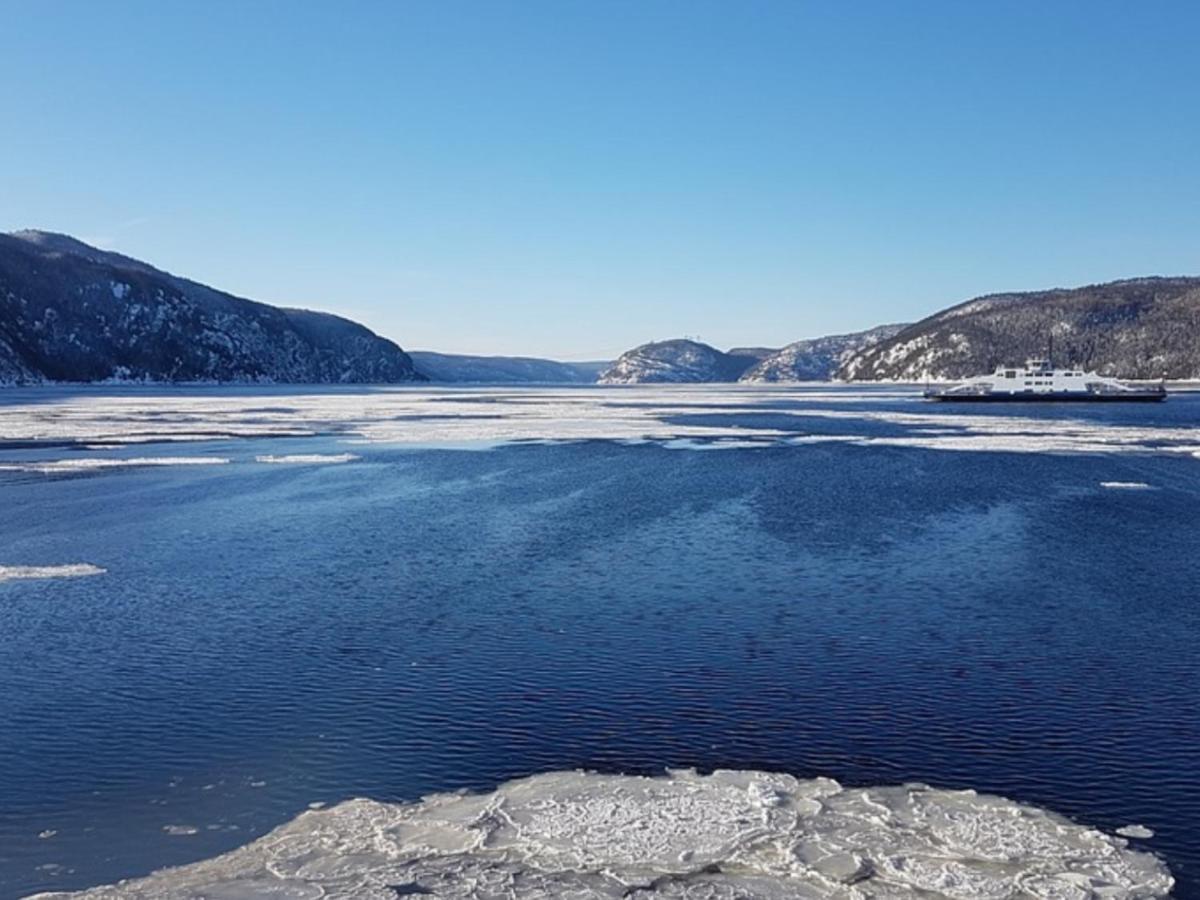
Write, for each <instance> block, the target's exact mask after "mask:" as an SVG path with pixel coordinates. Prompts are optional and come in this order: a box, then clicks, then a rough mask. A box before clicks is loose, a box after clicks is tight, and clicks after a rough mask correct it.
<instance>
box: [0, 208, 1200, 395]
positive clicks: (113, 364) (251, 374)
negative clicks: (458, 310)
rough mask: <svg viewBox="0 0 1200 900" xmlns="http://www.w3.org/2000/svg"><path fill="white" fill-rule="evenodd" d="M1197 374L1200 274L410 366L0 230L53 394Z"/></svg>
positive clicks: (18, 316)
mask: <svg viewBox="0 0 1200 900" xmlns="http://www.w3.org/2000/svg"><path fill="white" fill-rule="evenodd" d="M1051 339H1053V342H1054V346H1055V348H1056V350H1057V352H1056V359H1057V360H1058V361H1059V362H1061V363H1063V364H1070V365H1072V366H1079V367H1081V368H1086V369H1094V370H1096V371H1098V372H1099V373H1101V374H1103V375H1110V376H1114V377H1118V378H1159V377H1164V376H1165V377H1167V378H1172V379H1194V378H1200V278H1198V277H1149V278H1134V279H1126V280H1122V281H1113V282H1108V283H1105V284H1096V285H1088V286H1085V287H1080V288H1072V289H1055V290H1048V291H1030V292H1024V293H1007V294H990V295H986V296H982V297H977V298H975V299H972V300H968V301H966V302H964V303H960V304H957V305H955V306H952V307H950V308H948V309H945V310H942V311H941V312H938V313H935V314H933V315H931V316H929V317H927V318H925V319H923V320H921V321H920V322H916V323H914V324H911V325H881V326H877V327H875V328H871V329H867V330H866V331H860V332H853V333H849V334H839V335H828V336H825V337H819V338H812V339H808V340H802V341H796V342H794V343H791V344H788V345H787V346H785V347H782V348H781V349H772V348H766V347H740V348H733V349H731V350H728V351H722V350H719V349H717V348H715V347H712V346H710V345H708V344H704V343H701V342H699V341H695V340H690V339H676V340H666V341H653V342H650V343H647V344H642V345H640V346H638V347H635V348H633V349H632V350H629V351H627V352H625V353H623V354H621V356H620V357H619V358H618V359H617V360H616V361H615V362H613V363H611V364H605V363H564V362H558V361H555V360H547V359H537V358H531V357H498V356H466V355H456V354H446V353H436V352H432V351H421V352H416V353H413V354H408V353H405V352H404V351H403V350H402V349H401V348H400V347H399V346H397V345H396V344H395V343H393V342H392V341H390V340H387V339H386V338H383V337H380V336H379V335H377V334H375V333H374V332H372V331H370V330H369V329H367V328H365V327H364V326H362V325H359V324H357V323H355V322H352V321H350V320H348V319H344V318H341V317H339V316H335V315H331V314H329V313H322V312H315V311H310V310H302V309H289V308H285V307H276V306H269V305H267V304H264V303H258V302H256V301H253V300H247V299H243V298H241V297H236V296H234V295H232V294H228V293H226V292H224V291H220V290H217V289H215V288H211V287H209V286H207V285H204V284H201V283H199V282H196V281H191V280H189V279H186V278H181V277H179V276H176V275H171V274H170V273H167V272H164V271H161V270H159V269H156V268H155V267H153V266H151V265H149V264H147V263H144V262H141V261H139V260H136V259H132V258H130V257H128V256H123V255H121V254H119V253H113V252H111V251H107V250H101V249H99V248H96V247H92V246H90V245H88V244H86V243H84V242H82V241H79V240H77V239H75V238H72V237H69V236H67V235H63V234H55V233H52V232H45V231H20V232H14V233H12V234H7V235H5V234H0V385H3V384H35V383H40V382H96V381H110V382H122V381H139V382H215V383H325V384H329V383H357V384H369V383H378V384H390V383H402V382H413V381H426V380H435V381H440V382H445V383H460V384H463V383H476V384H522V383H524V384H529V383H540V384H587V383H592V382H595V381H598V382H599V383H600V384H639V383H658V384H662V383H677V384H696V383H708V382H718V383H729V382H743V383H758V382H797V381H829V380H837V381H922V380H925V379H939V380H940V379H958V378H963V377H967V376H971V375H977V374H981V373H985V372H990V371H994V370H995V368H996V367H997V366H1000V365H1006V364H1017V363H1020V362H1022V361H1023V360H1024V359H1026V358H1028V357H1037V356H1043V355H1045V353H1046V350H1047V348H1048V345H1049V343H1050V341H1051Z"/></svg>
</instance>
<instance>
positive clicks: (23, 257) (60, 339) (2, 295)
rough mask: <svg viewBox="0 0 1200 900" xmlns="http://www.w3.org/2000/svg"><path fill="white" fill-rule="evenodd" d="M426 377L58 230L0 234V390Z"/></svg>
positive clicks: (372, 338)
mask: <svg viewBox="0 0 1200 900" xmlns="http://www.w3.org/2000/svg"><path fill="white" fill-rule="evenodd" d="M110 379H111V380H135V381H166V382H185V381H212V382H268V383H269V382H280V383H394V382H404V381H423V380H424V378H423V376H421V375H420V374H419V373H418V372H417V371H416V369H415V368H414V367H413V363H412V360H411V359H410V358H409V357H408V354H406V353H405V352H404V351H403V350H401V349H400V348H399V347H398V346H396V344H394V343H392V342H391V341H389V340H387V339H385V338H381V337H379V336H378V335H376V334H375V333H374V332H372V331H370V330H369V329H367V328H364V327H363V326H362V325H359V324H357V323H355V322H351V321H350V320H348V319H343V318H341V317H339V316H334V315H329V314H327V313H320V312H312V311H309V310H298V309H282V308H279V307H274V306H268V305H266V304H264V303H256V302H254V301H252V300H244V299H242V298H240V297H235V296H233V295H231V294H227V293H224V292H223V291H218V290H215V289H214V288H210V287H207V286H206V285H203V284H199V283H197V282H194V281H189V280H188V279H186V278H179V277H177V276H174V275H171V274H169V273H167V272H162V271H160V270H158V269H155V268H154V267H153V266H150V265H148V264H147V263H144V262H140V261H138V260H135V259H130V258H129V257H126V256H122V255H120V254H117V253H110V252H108V251H105V250H100V249H97V248H96V247H91V246H89V245H87V244H85V243H83V242H82V241H78V240H75V239H74V238H71V237H68V236H66V235H61V234H52V233H49V232H43V231H22V232H16V233H14V234H9V235H0V383H10V384H11V383H36V382H40V381H104V380H110Z"/></svg>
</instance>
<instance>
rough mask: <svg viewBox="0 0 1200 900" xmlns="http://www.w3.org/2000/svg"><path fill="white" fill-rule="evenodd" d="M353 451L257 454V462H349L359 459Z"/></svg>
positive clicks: (319, 463) (315, 463)
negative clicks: (282, 454)
mask: <svg viewBox="0 0 1200 900" xmlns="http://www.w3.org/2000/svg"><path fill="white" fill-rule="evenodd" d="M359 458H360V457H358V456H355V455H354V454H353V453H291V454H287V455H284V456H271V455H269V454H268V455H266V456H256V457H254V460H255V462H260V463H276V464H282V465H288V464H294V465H326V464H331V463H347V462H352V461H353V460H356V459H359Z"/></svg>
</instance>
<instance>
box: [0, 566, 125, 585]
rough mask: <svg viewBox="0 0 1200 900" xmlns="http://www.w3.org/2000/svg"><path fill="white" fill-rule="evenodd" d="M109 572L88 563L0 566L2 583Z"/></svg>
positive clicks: (79, 576) (78, 576)
mask: <svg viewBox="0 0 1200 900" xmlns="http://www.w3.org/2000/svg"><path fill="white" fill-rule="evenodd" d="M106 571H107V570H106V569H102V568H100V567H99V566H93V565H90V564H88V563H71V564H69V565H65V566H0V581H19V580H24V579H36V578H82V577H85V576H87V575H103V574H104V573H105V572H106Z"/></svg>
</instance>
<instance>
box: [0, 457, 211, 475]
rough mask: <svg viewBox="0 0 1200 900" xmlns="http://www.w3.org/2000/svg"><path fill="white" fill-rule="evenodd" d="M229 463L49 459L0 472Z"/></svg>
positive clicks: (4, 465)
mask: <svg viewBox="0 0 1200 900" xmlns="http://www.w3.org/2000/svg"><path fill="white" fill-rule="evenodd" d="M227 462H229V460H228V459H225V458H224V457H222V456H139V457H134V458H132V459H96V458H92V457H82V458H78V459H50V460H37V461H34V462H12V463H0V472H41V473H42V474H43V475H54V474H56V473H61V472H88V471H92V470H95V469H127V468H140V467H144V466H215V465H221V464H223V463H227Z"/></svg>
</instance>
